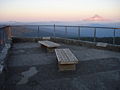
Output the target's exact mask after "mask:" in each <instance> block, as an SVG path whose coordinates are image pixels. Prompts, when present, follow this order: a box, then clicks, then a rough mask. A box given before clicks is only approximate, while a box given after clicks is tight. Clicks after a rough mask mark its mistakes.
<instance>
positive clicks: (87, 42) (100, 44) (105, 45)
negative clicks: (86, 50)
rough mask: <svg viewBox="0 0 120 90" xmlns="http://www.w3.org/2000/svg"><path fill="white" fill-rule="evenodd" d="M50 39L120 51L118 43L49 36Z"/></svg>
mask: <svg viewBox="0 0 120 90" xmlns="http://www.w3.org/2000/svg"><path fill="white" fill-rule="evenodd" d="M50 40H52V41H54V42H61V43H65V44H71V45H79V46H85V47H90V48H96V49H104V50H111V51H117V52H120V45H112V44H108V43H102V42H89V41H82V40H74V39H65V38H59V37H51V39H50Z"/></svg>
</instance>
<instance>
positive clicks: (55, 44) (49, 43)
mask: <svg viewBox="0 0 120 90" xmlns="http://www.w3.org/2000/svg"><path fill="white" fill-rule="evenodd" d="M38 43H40V44H42V45H44V46H46V47H59V46H60V44H57V43H54V42H51V41H38Z"/></svg>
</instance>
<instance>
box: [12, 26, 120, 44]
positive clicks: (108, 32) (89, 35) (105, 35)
mask: <svg viewBox="0 0 120 90" xmlns="http://www.w3.org/2000/svg"><path fill="white" fill-rule="evenodd" d="M12 35H13V36H16V37H45V36H52V37H64V38H72V39H78V40H88V41H89V40H90V41H93V42H106V43H111V44H120V28H114V27H92V26H69V25H55V24H54V25H16V26H12ZM107 39H108V40H107Z"/></svg>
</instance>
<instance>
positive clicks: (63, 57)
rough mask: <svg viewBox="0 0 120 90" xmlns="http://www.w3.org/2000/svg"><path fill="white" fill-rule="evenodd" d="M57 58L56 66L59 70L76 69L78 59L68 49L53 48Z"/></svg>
mask: <svg viewBox="0 0 120 90" xmlns="http://www.w3.org/2000/svg"><path fill="white" fill-rule="evenodd" d="M55 53H56V56H57V59H58V68H59V70H60V71H64V70H76V64H77V63H78V59H77V58H76V57H75V56H74V54H73V53H72V52H71V51H70V49H55Z"/></svg>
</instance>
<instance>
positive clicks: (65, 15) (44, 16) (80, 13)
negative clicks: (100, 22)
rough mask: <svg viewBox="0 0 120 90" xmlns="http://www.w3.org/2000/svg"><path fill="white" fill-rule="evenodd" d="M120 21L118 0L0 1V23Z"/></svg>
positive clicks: (119, 0) (119, 1)
mask: <svg viewBox="0 0 120 90" xmlns="http://www.w3.org/2000/svg"><path fill="white" fill-rule="evenodd" d="M96 14H97V15H100V16H102V17H104V18H107V19H110V20H116V21H120V0H0V21H22V22H24V21H80V20H83V19H85V18H89V17H91V16H94V15H96Z"/></svg>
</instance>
